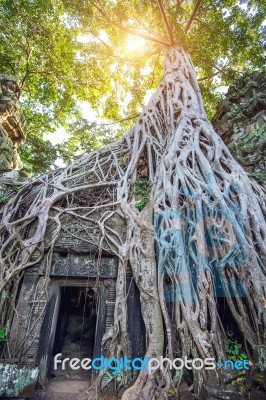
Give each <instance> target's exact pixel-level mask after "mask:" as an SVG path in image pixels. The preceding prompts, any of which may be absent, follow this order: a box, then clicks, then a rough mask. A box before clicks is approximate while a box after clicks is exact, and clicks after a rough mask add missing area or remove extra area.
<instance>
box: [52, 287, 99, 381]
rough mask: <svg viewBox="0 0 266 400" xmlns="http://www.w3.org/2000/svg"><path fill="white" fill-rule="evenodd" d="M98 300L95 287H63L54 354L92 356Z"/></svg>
mask: <svg viewBox="0 0 266 400" xmlns="http://www.w3.org/2000/svg"><path fill="white" fill-rule="evenodd" d="M96 300H97V296H96V293H95V290H94V289H92V288H86V287H62V288H61V302H60V308H59V314H58V321H57V328H56V334H55V341H54V347H53V357H54V356H55V355H56V354H58V353H62V358H68V357H69V358H70V359H71V358H79V359H80V360H82V359H83V358H93V350H94V341H95V331H96V319H97V316H96ZM51 372H52V375H53V374H54V373H55V371H54V368H53V363H52V366H51ZM66 372H68V373H69V371H66Z"/></svg>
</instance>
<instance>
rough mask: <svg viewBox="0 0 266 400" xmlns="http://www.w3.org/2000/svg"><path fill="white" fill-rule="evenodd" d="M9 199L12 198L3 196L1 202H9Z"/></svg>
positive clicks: (0, 198)
mask: <svg viewBox="0 0 266 400" xmlns="http://www.w3.org/2000/svg"><path fill="white" fill-rule="evenodd" d="M9 200H10V198H9V197H8V196H5V195H4V196H1V197H0V204H6V203H8V202H9Z"/></svg>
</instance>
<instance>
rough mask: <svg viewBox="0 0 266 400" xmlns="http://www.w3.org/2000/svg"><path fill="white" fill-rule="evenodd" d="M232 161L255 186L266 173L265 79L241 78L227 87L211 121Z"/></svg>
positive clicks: (250, 75) (248, 75)
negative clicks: (229, 152)
mask: <svg viewBox="0 0 266 400" xmlns="http://www.w3.org/2000/svg"><path fill="white" fill-rule="evenodd" d="M212 124H213V126H214V129H215V130H216V132H217V133H218V134H219V135H220V136H221V137H222V139H223V141H224V142H225V144H226V145H227V146H228V148H229V150H230V151H231V153H232V155H233V156H234V158H235V159H236V160H237V161H238V162H239V163H240V164H241V165H242V167H243V168H244V169H245V170H246V171H247V173H248V174H249V176H251V177H253V178H254V179H256V180H257V181H258V182H259V183H263V182H265V175H266V173H265V170H266V159H265V155H266V77H265V75H264V74H260V73H258V72H254V73H252V74H245V75H244V76H243V77H242V78H241V79H239V80H238V81H236V82H235V84H233V85H232V86H230V88H229V90H228V93H227V94H226V96H225V99H224V100H223V101H222V102H221V104H220V105H219V106H218V108H217V112H216V115H215V116H214V118H213V119H212Z"/></svg>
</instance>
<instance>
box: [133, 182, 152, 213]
mask: <svg viewBox="0 0 266 400" xmlns="http://www.w3.org/2000/svg"><path fill="white" fill-rule="evenodd" d="M130 193H131V194H135V195H137V197H138V198H139V200H138V201H137V203H136V204H135V207H136V208H137V209H138V210H139V211H142V210H143V208H144V207H145V206H146V204H147V203H148V202H149V200H150V195H149V193H150V182H149V180H148V179H136V180H135V182H134V184H133V189H132V190H131V192H130Z"/></svg>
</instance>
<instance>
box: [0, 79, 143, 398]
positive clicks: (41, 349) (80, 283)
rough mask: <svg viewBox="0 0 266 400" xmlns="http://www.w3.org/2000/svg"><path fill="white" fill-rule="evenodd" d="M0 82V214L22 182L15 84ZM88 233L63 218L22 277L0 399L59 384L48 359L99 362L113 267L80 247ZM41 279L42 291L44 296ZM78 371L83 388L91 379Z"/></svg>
mask: <svg viewBox="0 0 266 400" xmlns="http://www.w3.org/2000/svg"><path fill="white" fill-rule="evenodd" d="M0 82H1V87H2V94H1V98H0V149H1V150H0V207H1V206H2V208H3V206H4V204H5V203H6V202H7V201H8V199H9V198H11V197H12V196H13V195H14V194H15V193H16V190H17V188H19V187H20V186H23V185H24V184H25V181H27V178H25V177H24V175H23V174H21V172H20V171H19V170H20V168H21V166H22V164H21V161H20V158H19V156H18V153H17V147H18V145H20V144H22V143H23V142H24V140H25V134H24V131H23V125H24V119H23V115H22V113H21V110H20V106H19V101H18V92H19V91H18V87H17V83H16V80H15V78H13V77H10V76H5V75H2V76H0ZM0 217H1V208H0ZM111 224H114V225H115V226H116V228H117V227H118V226H120V231H121V234H122V233H123V224H122V223H121V221H119V220H118V219H117V218H114V220H113V221H111ZM30 229H33V227H32V228H30ZM93 234H94V232H93V227H92V230H91V231H90V232H89V233H88V231H87V227H84V226H83V225H82V224H79V223H78V222H77V221H76V220H74V221H72V220H71V218H66V219H65V222H64V226H63V229H62V231H61V234H60V237H59V238H58V240H57V241H56V243H55V246H54V251H53V253H52V255H50V254H45V255H44V257H43V258H42V260H41V261H40V262H39V264H37V265H34V266H33V267H31V268H28V269H27V270H26V272H25V273H24V276H23V278H22V280H21V282H20V287H19V290H18V293H19V294H18V297H17V299H16V312H15V313H14V315H12V316H10V317H11V318H10V320H11V328H10V335H9V337H8V342H7V343H6V344H5V351H4V352H3V354H4V356H3V357H2V359H1V355H0V397H3V398H20V399H27V398H32V397H33V396H35V397H36V396H37V397H36V398H39V397H38V390H40V389H42V388H44V386H45V385H46V383H47V380H48V379H49V378H51V377H56V376H57V375H59V376H60V377H61V378H62V379H64V378H66V379H67V377H66V376H67V374H69V370H65V371H63V370H62V369H61V370H60V367H59V368H58V370H57V371H55V370H54V365H53V356H54V355H55V354H58V353H62V357H63V358H65V357H69V358H75V357H77V358H79V359H83V358H91V359H92V358H96V357H100V356H101V355H103V350H102V348H101V342H102V337H103V335H104V333H105V332H106V331H107V330H108V328H109V327H110V326H111V325H112V323H113V319H114V307H115V297H116V290H115V285H116V279H117V261H118V260H117V258H116V257H115V256H113V255H110V254H108V253H106V254H104V253H103V254H101V257H100V262H99V257H98V247H97V246H96V245H95V246H92V245H91V244H89V240H88V238H89V237H90V238H91V236H93ZM95 234H96V233H95ZM50 256H51V257H52V262H51V267H50V268H49V270H48V268H47V257H50ZM47 277H49V278H50V279H49V285H48V289H44V280H45V278H46V279H47ZM126 286H127V293H128V295H127V307H128V315H129V321H128V331H129V338H130V342H131V354H132V357H133V358H135V357H143V356H144V354H145V329H144V323H143V320H142V316H141V309H140V299H139V291H138V289H137V286H136V284H135V282H134V280H133V279H132V276H131V273H130V271H128V274H127V282H126ZM47 291H48V293H47ZM47 299H48V300H47ZM0 345H1V343H0ZM0 350H1V347H0ZM106 355H107V354H106ZM85 372H87V375H86V379H87V380H88V381H90V380H91V379H92V378H93V377H92V376H91V375H92V374H91V373H88V371H85ZM68 376H69V375H68ZM78 378H79V379H81V378H82V377H80V376H79V377H78ZM132 379H133V378H132ZM105 380H108V377H105V376H103V377H102V382H103V383H102V384H103V385H104V382H105Z"/></svg>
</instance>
